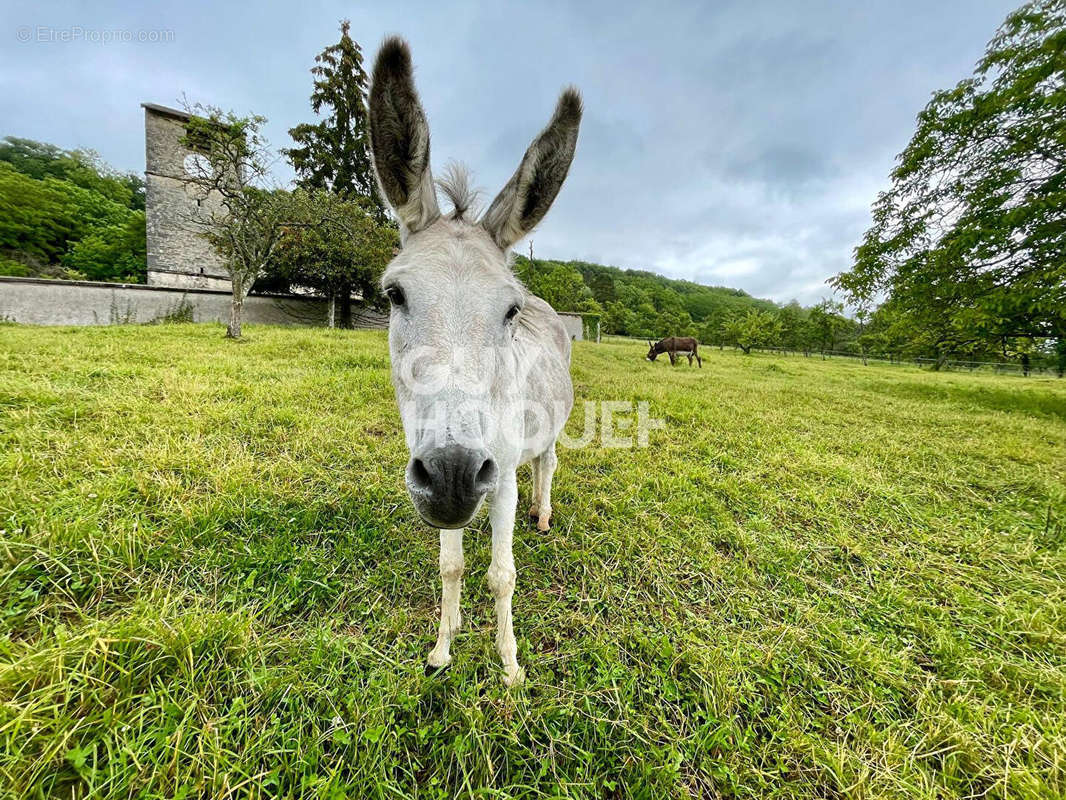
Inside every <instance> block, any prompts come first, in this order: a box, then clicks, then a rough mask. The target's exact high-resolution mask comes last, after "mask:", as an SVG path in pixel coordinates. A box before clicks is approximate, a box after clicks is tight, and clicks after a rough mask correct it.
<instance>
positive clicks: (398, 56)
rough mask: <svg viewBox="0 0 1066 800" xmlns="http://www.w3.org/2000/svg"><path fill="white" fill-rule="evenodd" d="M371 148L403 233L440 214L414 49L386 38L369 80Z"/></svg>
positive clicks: (430, 220) (425, 224)
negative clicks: (414, 72)
mask: <svg viewBox="0 0 1066 800" xmlns="http://www.w3.org/2000/svg"><path fill="white" fill-rule="evenodd" d="M370 148H371V152H372V153H373V155H374V172H375V173H376V174H377V178H378V186H380V187H381V193H382V195H384V197H385V199H386V200H387V201H388V203H389V205H390V206H392V209H393V211H395V212H396V216H397V217H398V218H399V220H400V226H401V230H402V232H403V233H405V234H406V233H417V232H418V231H420V230H422V229H423V228H425V227H426V226H427V225H429V224H430V223H431V222H433V220H435V219H436V218H437V217H439V216H440V208H439V207H438V206H437V194H436V191H435V190H434V188H433V176H432V175H431V174H430V171H429V125H428V124H427V123H426V114H425V112H424V111H423V110H422V104H421V103H420V102H419V100H418V92H417V91H416V90H415V82H414V77H413V75H412V69H411V50H410V48H409V47H408V46H407V42H405V41H404V40H403V39H401V38H399V37H398V36H393V37H390V38H388V39H386V40H385V41H384V42H383V43H382V45H381V49H380V50H379V51H378V57H377V61H375V62H374V75H373V82H372V83H371V86H370Z"/></svg>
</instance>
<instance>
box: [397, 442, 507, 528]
mask: <svg viewBox="0 0 1066 800" xmlns="http://www.w3.org/2000/svg"><path fill="white" fill-rule="evenodd" d="M498 477H499V469H498V468H497V467H496V462H495V461H494V460H493V459H492V456H491V455H489V452H488V451H487V450H485V449H480V448H479V449H472V448H469V447H463V446H462V445H457V444H451V445H446V446H445V447H434V448H432V449H429V450H425V451H422V452H420V453H418V454H417V455H414V456H412V457H411V460H410V462H408V464H407V491H408V492H410V494H411V500H413V501H414V504H415V509H416V510H417V511H418V513H419V514H420V515H421V516H422V519H424V520H425V521H426V522H427V523H429V524H430V525H432V526H433V527H435V528H462V527H463V526H464V525H466V524H467V523H468V522H469V521H470V519H471V517H473V516H474V514H475V513H476V512H477V509H478V506H480V505H481V501H482V500H483V499H484V497H485V495H486V494H488V493H489V492H491V491H492V490H493V489H495V488H496V479H497V478H498Z"/></svg>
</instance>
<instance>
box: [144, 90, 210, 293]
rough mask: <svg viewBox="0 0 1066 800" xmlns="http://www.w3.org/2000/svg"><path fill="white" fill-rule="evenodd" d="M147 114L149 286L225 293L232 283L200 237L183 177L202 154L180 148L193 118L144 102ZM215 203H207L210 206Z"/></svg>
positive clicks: (193, 198)
mask: <svg viewBox="0 0 1066 800" xmlns="http://www.w3.org/2000/svg"><path fill="white" fill-rule="evenodd" d="M141 107H142V108H143V109H144V153H145V169H144V182H145V191H146V194H145V217H146V219H147V228H148V284H149V285H150V286H173V287H178V288H182V289H223V290H226V291H229V288H230V280H229V277H228V276H227V274H226V270H225V268H224V267H223V265H222V261H221V259H220V258H219V257H218V254H217V253H215V251H214V249H213V248H212V247H211V245H210V244H208V243H207V241H206V240H204V238H203V237H202V236H200V235H199V234H198V231H197V228H196V226H195V224H192V223H191V222H190V220H194V219H196V217H197V216H198V213H199V211H200V203H199V202H197V198H196V196H195V193H194V192H192V191H191V190H190V189H187V188H186V185H185V183H184V182H183V181H182V176H183V175H186V174H189V173H190V172H191V171H193V170H194V169H195V166H196V163H197V162H196V159H201V158H203V156H202V155H200V154H198V153H196V152H194V151H193V150H190V149H189V148H187V147H186V146H185V145H183V144H182V143H181V139H182V137H183V136H184V135H185V128H186V124H187V123H188V121H189V115H188V114H186V113H184V112H182V111H178V110H177V109H173V108H167V107H166V106H158V105H155V104H154V103H141ZM211 200H212V198H210V197H209V198H208V199H207V200H205V201H204V202H205V203H209V202H211Z"/></svg>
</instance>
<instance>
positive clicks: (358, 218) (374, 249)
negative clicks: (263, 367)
mask: <svg viewBox="0 0 1066 800" xmlns="http://www.w3.org/2000/svg"><path fill="white" fill-rule="evenodd" d="M292 202H293V211H292V213H291V215H290V219H291V224H290V225H288V226H287V227H286V228H285V229H284V232H283V233H282V237H281V240H280V242H279V243H278V248H277V253H276V257H275V259H274V263H273V264H272V266H271V272H273V273H274V274H275V275H277V276H279V277H281V278H283V279H284V280H285V281H286V282H288V283H291V284H296V285H299V286H307V287H311V288H314V289H317V290H318V291H320V292H322V294H324V295H325V297H326V299H327V301H328V302H329V317H328V319H329V327H331V328H332V327H335V322H336V305H337V303H336V301H337V298H338V296H339V295H340V294H341V293H343V292H349V293H350V292H351V291H352V290H353V289H354V290H355V291H357V292H359V294H360V295H361V296H362V297H363V299H364V300H366V301H373V300H374V299H375V298H376V297H377V295H378V280H379V279H380V278H381V273H382V272H383V271H384V269H385V266H386V265H387V264H388V262H389V260H390V259H391V258H392V256H393V253H394V252H395V249H396V247H397V246H398V245H399V234H398V232H397V231H396V229H395V228H393V227H391V226H389V225H383V224H381V223H380V222H378V220H377V219H376V218H375V216H374V214H373V212H372V211H370V210H368V209H367V208H366V207H365V206H364V205H363V204H362V203H359V202H355V201H350V200H343V199H341V198H340V197H339V196H337V195H335V194H333V193H331V192H327V191H323V190H312V191H305V190H302V189H298V190H297V191H296V192H294V193H293V197H292Z"/></svg>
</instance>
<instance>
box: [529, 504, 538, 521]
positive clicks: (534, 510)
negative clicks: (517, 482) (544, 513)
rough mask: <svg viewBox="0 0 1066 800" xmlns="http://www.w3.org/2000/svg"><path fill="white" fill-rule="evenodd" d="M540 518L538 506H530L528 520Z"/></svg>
mask: <svg viewBox="0 0 1066 800" xmlns="http://www.w3.org/2000/svg"><path fill="white" fill-rule="evenodd" d="M539 517H540V506H530V509H529V518H530V519H538V518H539Z"/></svg>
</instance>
